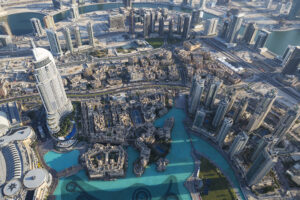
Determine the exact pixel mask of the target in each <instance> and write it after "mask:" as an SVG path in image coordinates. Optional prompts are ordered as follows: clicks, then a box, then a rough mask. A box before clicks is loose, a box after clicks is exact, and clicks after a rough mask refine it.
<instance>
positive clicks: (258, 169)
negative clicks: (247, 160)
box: [246, 148, 277, 186]
mask: <svg viewBox="0 0 300 200" xmlns="http://www.w3.org/2000/svg"><path fill="white" fill-rule="evenodd" d="M276 160H277V159H276V158H275V157H273V156H272V155H271V154H270V153H269V152H268V151H267V149H266V148H265V149H264V150H263V151H261V153H260V154H259V156H258V157H257V159H256V160H255V161H254V163H253V164H252V166H251V167H250V169H249V170H248V172H247V174H246V180H247V183H248V185H249V186H251V185H255V184H257V183H259V182H260V181H261V180H262V179H263V177H264V176H265V175H266V174H268V173H269V171H270V170H271V169H272V167H273V166H274V163H275V162H276Z"/></svg>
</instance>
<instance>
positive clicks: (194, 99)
mask: <svg viewBox="0 0 300 200" xmlns="http://www.w3.org/2000/svg"><path fill="white" fill-rule="evenodd" d="M204 82H205V80H204V79H201V77H200V76H196V75H195V76H194V78H193V82H192V87H191V90H190V96H189V113H190V114H194V113H195V112H196V110H197V108H198V107H199V105H200V101H201V97H202V93H203V90H204Z"/></svg>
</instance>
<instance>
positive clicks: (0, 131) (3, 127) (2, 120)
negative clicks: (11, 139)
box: [0, 111, 10, 137]
mask: <svg viewBox="0 0 300 200" xmlns="http://www.w3.org/2000/svg"><path fill="white" fill-rule="evenodd" d="M9 127H10V123H9V120H8V119H7V115H6V113H5V112H2V111H0V137H2V136H3V135H5V134H6V132H7V131H8V129H9Z"/></svg>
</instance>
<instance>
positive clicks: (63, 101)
mask: <svg viewBox="0 0 300 200" xmlns="http://www.w3.org/2000/svg"><path fill="white" fill-rule="evenodd" d="M32 51H33V55H34V76H35V78H36V84H37V89H38V91H39V94H40V96H41V99H42V101H43V105H44V108H45V110H46V113H47V125H48V128H49V131H50V132H51V133H57V132H58V131H59V130H60V127H59V122H60V119H61V118H62V117H63V116H65V115H66V114H69V113H70V112H72V110H73V107H72V104H71V101H70V100H69V99H68V98H67V96H66V92H65V90H64V86H63V83H62V79H61V76H60V74H59V72H58V70H57V68H56V65H55V62H54V58H53V56H52V54H51V53H50V52H49V51H48V50H46V49H43V48H34V49H33V50H32Z"/></svg>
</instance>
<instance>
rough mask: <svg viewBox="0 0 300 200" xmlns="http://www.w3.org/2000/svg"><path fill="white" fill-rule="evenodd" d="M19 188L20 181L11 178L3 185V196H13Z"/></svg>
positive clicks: (20, 185)
mask: <svg viewBox="0 0 300 200" xmlns="http://www.w3.org/2000/svg"><path fill="white" fill-rule="evenodd" d="M21 188H22V184H21V182H20V181H19V180H17V179H13V180H11V181H9V182H8V183H7V184H6V185H5V186H4V188H3V194H4V195H5V196H9V197H13V196H15V195H17V194H18V193H19V191H20V190H21Z"/></svg>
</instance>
